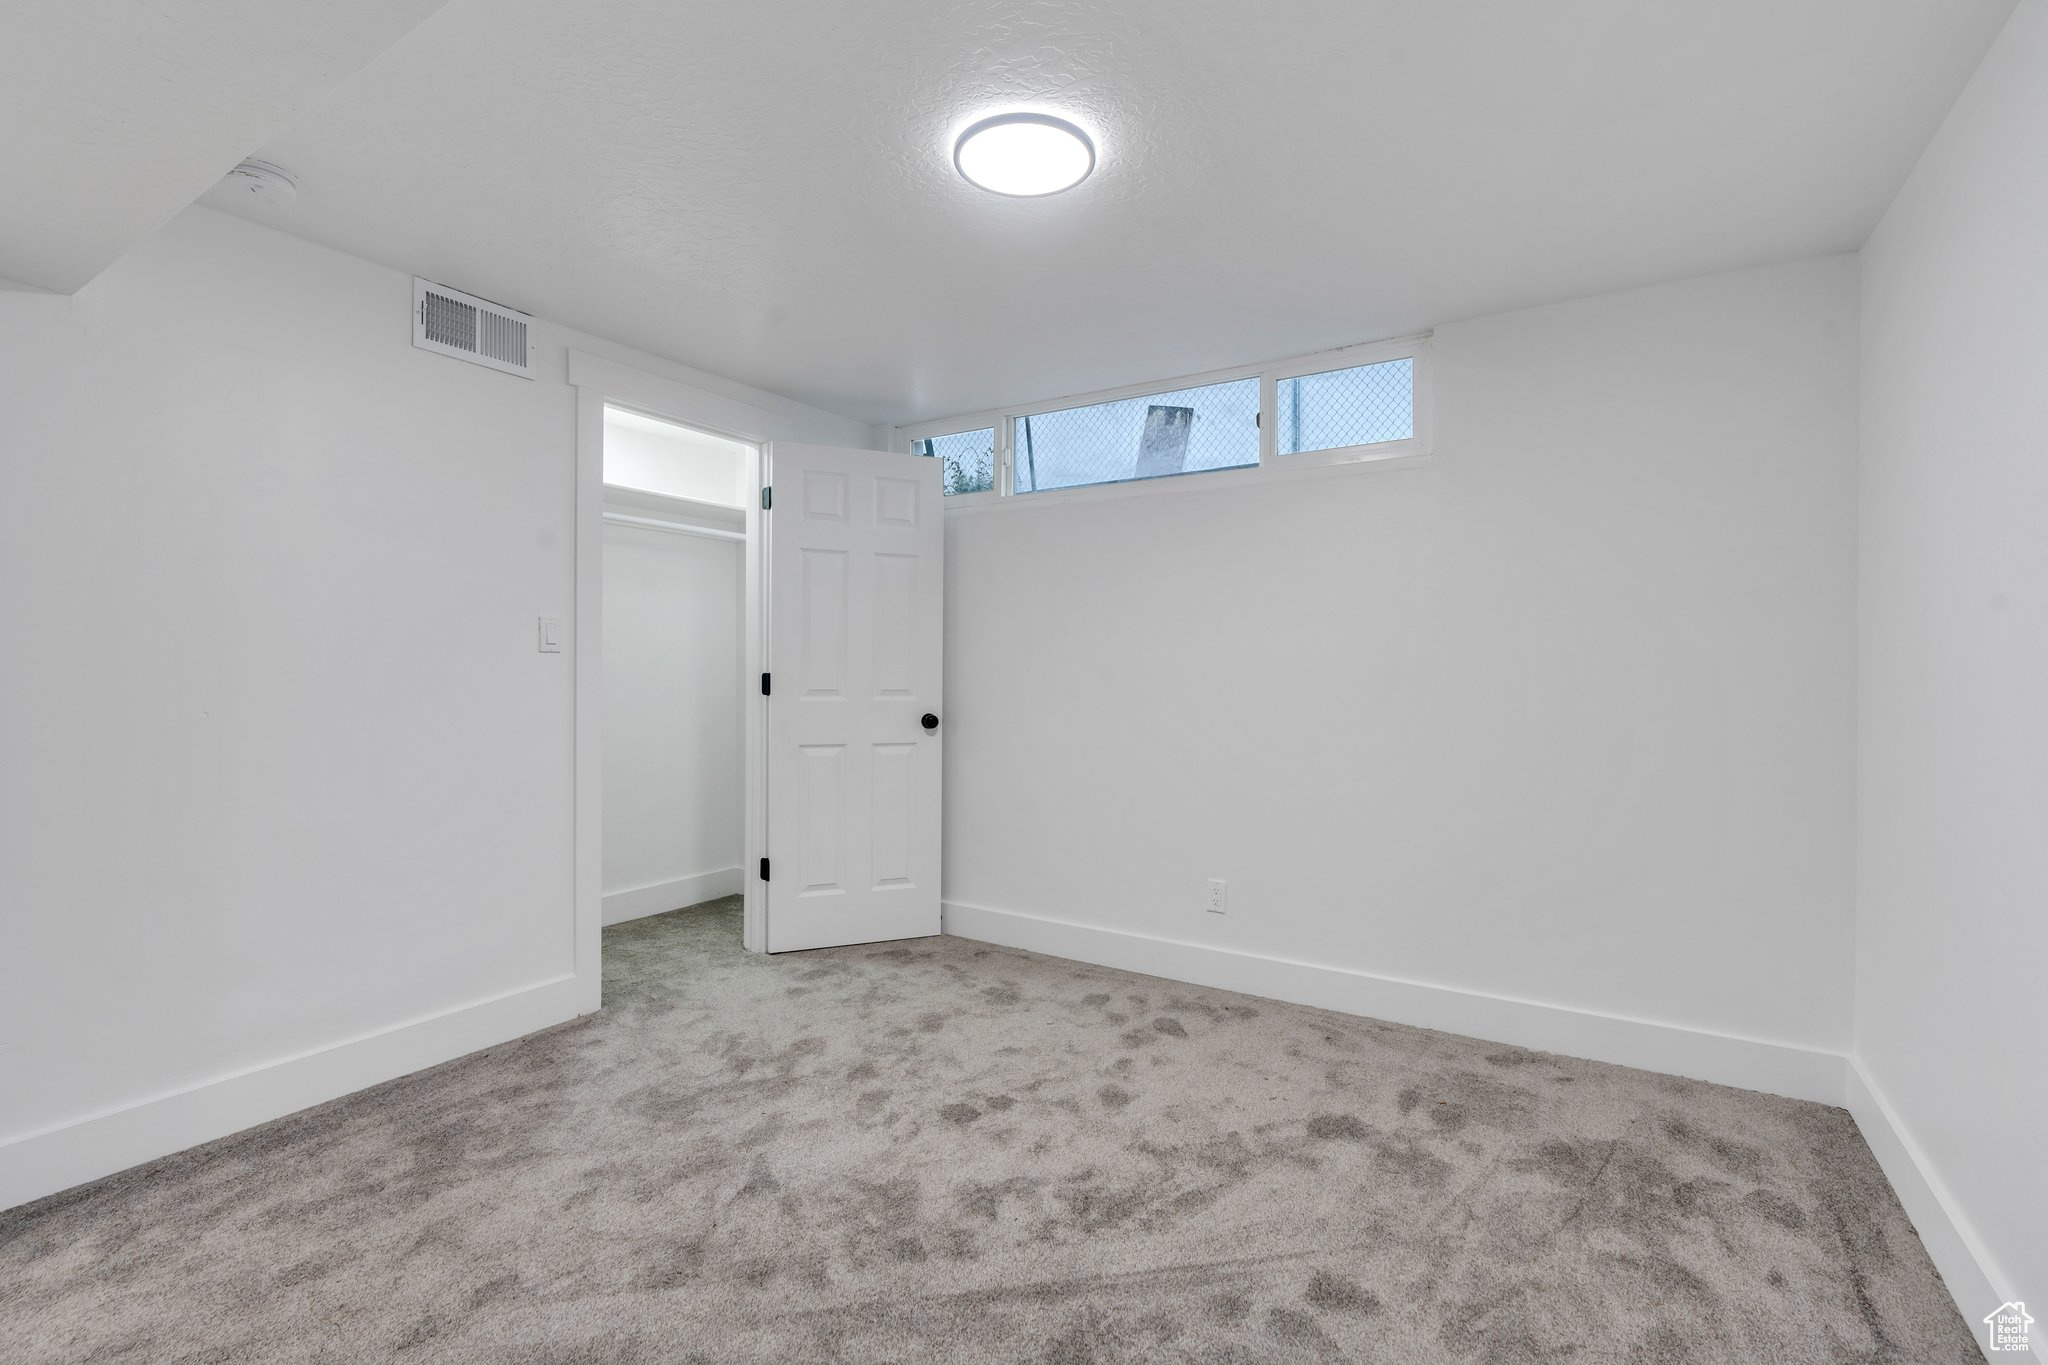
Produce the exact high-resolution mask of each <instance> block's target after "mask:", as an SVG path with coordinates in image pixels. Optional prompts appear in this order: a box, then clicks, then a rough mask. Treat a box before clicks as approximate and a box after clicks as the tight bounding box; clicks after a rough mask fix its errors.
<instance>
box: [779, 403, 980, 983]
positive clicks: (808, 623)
mask: <svg viewBox="0 0 2048 1365" xmlns="http://www.w3.org/2000/svg"><path fill="white" fill-rule="evenodd" d="M942 473H943V471H942V469H941V467H940V462H939V461H937V460H933V459H927V458H921V457H919V456H915V455H895V454H887V453H883V452H879V451H865V450H835V449H831V448H828V447H824V446H798V445H789V444H785V443H780V442H778V443H776V444H774V445H771V446H770V447H769V448H768V478H769V482H770V483H771V484H772V485H773V487H774V489H775V499H774V503H775V505H774V506H773V507H772V508H771V509H770V510H769V512H768V513H767V514H766V516H765V517H764V521H765V523H766V526H767V531H766V535H767V539H768V671H769V673H770V675H771V677H772V679H773V686H772V688H771V690H770V693H769V696H768V702H767V710H768V845H767V846H768V860H769V866H770V874H769V880H768V885H767V892H768V950H769V951H770V952H787V951H790V950H792V949H799V948H823V947H829V946H832V945H834V944H841V943H871V942H877V941H880V940H883V939H894V938H914V937H918V936H921V935H925V934H936V933H937V932H939V774H940V771H941V767H942V765H941V763H940V761H939V760H940V753H941V750H940V747H939V746H940V744H941V743H942V740H941V738H940V734H941V732H942V730H943V726H942V727H941V729H940V730H931V731H927V730H926V729H924V728H923V726H922V725H921V723H920V722H921V718H922V717H923V716H924V715H925V714H926V713H931V714H934V715H940V716H943V714H944V709H943V707H942V705H941V702H942V700H943V698H942V697H941V695H940V686H941V682H940V680H941V649H940V629H941V621H942V615H941V608H942V606H943V601H942V593H943V591H944V577H943V565H942V556H943V554H944V548H945V530H944V525H943V522H942V520H941V503H940V493H939V488H940V483H939V481H940V478H941V476H942Z"/></svg>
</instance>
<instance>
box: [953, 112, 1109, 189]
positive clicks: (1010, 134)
mask: <svg viewBox="0 0 2048 1365" xmlns="http://www.w3.org/2000/svg"><path fill="white" fill-rule="evenodd" d="M953 168H954V169H955V170H957V171H959V172H960V175H961V178H962V179H964V180H966V181H967V183H968V184H970V185H976V186H979V187H980V188H982V189H985V190H988V191H990V192H991V193H994V194H1007V195H1010V196H1012V197H1013V198H1018V199H1035V198H1037V197H1038V196H1040V195H1046V194H1058V193H1059V192H1060V191H1061V190H1070V189H1072V188H1073V187H1074V186H1076V185H1078V184H1080V183H1081V182H1082V181H1083V180H1086V179H1087V178H1088V176H1089V173H1090V172H1092V171H1093V170H1094V169H1095V144H1094V143H1093V142H1091V141H1090V140H1089V138H1088V134H1086V133H1084V132H1082V131H1081V130H1080V129H1079V128H1076V127H1075V126H1074V125H1073V124H1071V123H1069V122H1067V121H1066V120H1065V119H1063V118H1054V117H1053V116H1052V115H1051V114H997V115H996V116H995V117H994V118H985V119H983V120H982V121H981V122H979V123H977V124H975V125H974V126H973V127H971V128H969V129H968V130H967V131H966V132H964V133H962V134H960V140H959V141H957V142H955V143H954V144H953Z"/></svg>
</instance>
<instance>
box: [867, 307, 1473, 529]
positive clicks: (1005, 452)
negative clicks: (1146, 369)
mask: <svg viewBox="0 0 2048 1365" xmlns="http://www.w3.org/2000/svg"><path fill="white" fill-rule="evenodd" d="M1431 336H1432V334H1431V333H1429V332H1423V333H1419V334H1417V335H1415V336H1407V337H1395V338H1393V339H1391V340H1388V341H1370V342H1366V343H1364V344H1362V345H1358V346H1342V347H1338V348H1337V349H1335V350H1329V351H1317V352H1314V353H1313V354H1310V355H1304V356H1296V357H1294V358H1293V359H1291V360H1282V361H1274V362H1271V363H1268V364H1264V365H1240V366H1237V367H1235V368H1233V369H1228V370H1211V371H1209V372H1208V373H1206V374H1191V375H1182V376H1179V377H1177V378H1173V379H1161V380H1154V381H1151V382H1149V383H1144V384H1126V385H1124V386H1122V387H1121V388H1114V389H1100V390H1097V391H1096V392H1094V393H1081V394H1071V395H1069V396H1067V397H1064V398H1052V399H1047V400H1046V401H1044V402H1039V403H1020V404H1016V405H1014V406H1011V407H1005V408H995V409H990V410H986V411H983V412H970V413H963V414H961V415H959V416H957V417H947V418H942V419H940V420H938V421H934V422H916V423H911V424H909V425H905V426H900V427H897V428H896V429H895V444H894V449H897V450H900V451H905V452H908V451H911V450H912V449H913V444H912V443H913V442H916V441H925V440H930V439H932V438H934V437H938V436H957V435H959V434H960V433H961V432H965V431H979V430H981V429H982V428H984V427H989V428H993V429H994V431H995V485H996V486H995V488H994V489H993V490H992V491H990V492H986V493H958V494H955V495H954V496H952V497H949V498H946V499H944V502H945V506H946V509H947V510H948V511H963V512H964V511H973V510H977V509H988V508H996V507H1026V506H1029V507H1037V506H1040V505H1043V504H1052V503H1063V502H1082V501H1092V500H1096V499H1103V498H1124V497H1138V496H1145V495H1149V494H1154V493H1171V492H1188V491H1191V490H1194V489H1219V488H1229V487H1236V486H1238V485H1241V484H1262V483H1278V482H1282V481H1285V480H1288V479H1298V478H1304V477H1310V476H1314V475H1328V474H1331V473H1334V472H1338V471H1341V470H1344V469H1347V468H1384V467H1387V466H1389V465H1392V466H1397V467H1398V466H1400V465H1405V464H1414V463H1417V462H1419V461H1421V460H1425V459H1427V458H1429V456H1430V455H1431V453H1432V452H1433V450H1434V445H1433V441H1434V434H1435V415H1436V414H1435V404H1434V402H1433V394H1432V389H1433V384H1432V380H1433V378H1434V367H1433V366H1432V365H1431V363H1430V340H1431ZM1388 360H1413V361H1414V362H1415V367H1414V385H1415V388H1414V396H1413V402H1414V418H1415V424H1414V425H1415V431H1414V434H1413V435H1412V436H1409V437H1408V438H1407V439H1405V440H1400V441H1377V442H1374V443H1373V444H1371V445H1362V446H1339V447H1337V448H1335V449H1332V450H1310V451H1303V452H1301V453H1299V454H1294V455H1282V454H1280V453H1279V442H1278V439H1277V432H1276V427H1277V425H1278V424H1277V422H1274V421H1268V420H1267V419H1268V418H1269V417H1271V416H1272V415H1273V413H1274V411H1275V408H1276V406H1277V400H1278V396H1279V386H1280V381H1281V380H1283V379H1296V378H1299V377H1301V376H1302V375H1310V374H1323V373H1325V372H1327V371H1330V370H1349V369H1355V368H1357V367H1359V366H1361V365H1377V364H1380V363H1382V362H1384V361H1388ZM1243 379H1257V380H1258V381H1259V462H1258V463H1257V464H1255V465H1240V466H1236V467H1234V468H1226V469H1197V470H1190V471H1189V472H1187V473H1185V474H1169V475H1164V476H1160V477H1155V478H1149V479H1123V480H1119V481H1118V482H1115V483H1089V484H1079V485H1076V486H1075V487H1072V488H1049V489H1045V490H1043V491H1040V492H1035V493H1033V492H1025V493H1019V492H1018V491H1017V489H1016V477H1015V475H1016V468H1015V452H1014V451H1013V450H1012V449H1011V446H1012V444H1013V442H1014V439H1015V432H1016V429H1017V426H1016V423H1017V419H1018V418H1020V417H1036V416H1038V415H1039V414H1040V413H1046V412H1059V411H1062V410H1064V409H1067V408H1080V407H1087V406H1089V405H1090V404H1093V403H1112V402H1115V401H1116V400H1118V399H1121V398H1144V397H1146V396H1148V395H1151V394H1158V393H1173V392H1176V391H1178V390H1181V389H1198V388H1202V387H1204V386H1205V385H1209V384H1227V383H1230V382H1232V381H1235V380H1243Z"/></svg>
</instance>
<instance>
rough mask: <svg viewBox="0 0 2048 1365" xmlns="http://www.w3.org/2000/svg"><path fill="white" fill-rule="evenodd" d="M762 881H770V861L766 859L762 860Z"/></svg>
mask: <svg viewBox="0 0 2048 1365" xmlns="http://www.w3.org/2000/svg"><path fill="white" fill-rule="evenodd" d="M761 880H762V881H764V882H765V881H767V880H768V860H767V859H766V858H763V859H762V860H761Z"/></svg>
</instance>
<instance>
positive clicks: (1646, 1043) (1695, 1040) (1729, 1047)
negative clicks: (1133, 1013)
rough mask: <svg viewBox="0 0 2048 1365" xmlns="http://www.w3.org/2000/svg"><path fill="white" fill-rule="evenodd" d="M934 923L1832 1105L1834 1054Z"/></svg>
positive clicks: (1062, 935) (1088, 939)
mask: <svg viewBox="0 0 2048 1365" xmlns="http://www.w3.org/2000/svg"><path fill="white" fill-rule="evenodd" d="M943 914H944V922H943V927H944V931H945V932H946V933H949V934H954V935H957V936H959V937H961V938H971V939H979V940H981V941H983V942H987V943H1000V944H1003V945H1005V946H1007V947H1011V948H1024V949H1028V950H1029V951H1031V952H1034V953H1049V954H1051V955H1053V956H1055V957H1068V958H1074V959H1076V960H1078V961H1081V962H1093V963H1097V964H1099V965H1101V966H1104V967H1120V968H1122V969H1124V970H1125V971H1133V972H1144V973H1146V974H1147V975H1150V976H1163V977H1167V978H1169V979H1171V980H1175V981H1187V982H1191V983H1193V984H1195V985H1198V986H1215V987H1219V988H1221V989H1223V990H1230V991H1242V992H1244V993H1245V994H1247V995H1262V996H1265V997H1267V998H1269V999H1273V1000H1288V1001H1292V1002H1294V1003H1296V1004H1301V1005H1314V1006H1317V1007H1318V1008H1321V1009H1329V1010H1340V1011H1342V1012H1343V1013H1346V1014H1362V1015H1366V1016H1369V1017H1371V1018H1374V1019H1387V1020H1391V1021H1393V1022H1394V1023H1398V1024H1413V1025H1415V1026H1417V1027H1419V1028H1432V1029H1441V1030H1443V1031H1444V1032H1447V1033H1462V1034H1465V1035H1467V1036H1468V1037H1473V1038H1485V1039H1488V1040H1490V1041H1494V1042H1501V1043H1511V1044H1514V1045H1516V1046H1518V1047H1526V1048H1534V1049H1536V1050H1537V1051H1541V1052H1556V1053H1561V1054H1563V1055H1565V1056H1569V1057H1586V1058H1590V1059H1592V1060H1593V1061H1598V1062H1613V1063H1616V1064H1618V1065H1620V1066H1633V1067H1641V1068H1642V1069H1644V1070H1646V1071H1662V1072H1667V1073H1669V1074H1671V1075H1677V1076H1689V1077H1691V1078H1693V1079H1694V1080H1701V1081H1713V1082H1715V1083H1717V1084H1720V1085H1734V1086H1740V1087H1742V1088H1743V1089H1745V1090H1762V1091H1765V1092H1767V1093H1769V1094H1773V1095H1789V1096H1791V1097H1792V1098H1794V1099H1801V1100H1818V1101H1820V1102H1821V1103H1822V1104H1837V1105H1838V1104H1841V1103H1842V1101H1843V1098H1844V1095H1845V1091H1844V1088H1843V1087H1844V1084H1845V1080H1844V1078H1845V1075H1846V1062H1847V1059H1846V1058H1844V1057H1843V1056H1842V1055H1841V1054H1839V1053H1834V1052H1823V1051H1820V1050H1818V1049H1815V1048H1808V1047H1799V1046H1796V1045H1793V1044H1790V1043H1774V1042H1769V1041H1767V1040H1764V1039H1761V1038H1744V1037H1739V1036H1737V1035H1734V1034H1727V1033H1710V1032H1707V1031H1705V1030H1702V1029H1691V1028H1682V1027H1679V1026H1677V1025H1674V1024H1660V1023H1656V1022H1653V1021H1651V1020H1648V1019H1631V1018H1627V1017H1625V1016H1621V1015H1613V1014H1599V1013H1595V1012H1593V1011H1590V1010H1577V1009H1571V1008H1568V1007H1566V1006H1562V1005H1546V1004H1542V1003H1540V1002H1537V1001H1533V1000H1517V999H1514V998H1512V997H1509V996H1501V995H1490V994H1487V993H1485V992H1481V991H1468V990H1461V989H1458V988H1456V987H1452V986H1432V985H1428V984H1425V983H1423V982H1419V981H1402V980H1398V979H1396V978H1393V977H1385V976H1373V975H1371V974H1369V973H1366V972H1358V971H1352V970H1349V969H1347V968H1343V967H1327V966H1322V965H1319V964H1317V963H1313V962H1299V961H1295V960H1292V959H1289V958H1281V957H1268V956H1265V955H1262V954H1258V953H1247V952H1241V951H1238V950H1235V949H1230V948H1217V947H1211V946H1209V945H1206V944H1200V943H1185V942H1181V941H1179V940H1176V939H1166V938H1155V937H1153V936H1151V935H1149V934H1134V933H1128V932H1125V931H1123V930H1119V929H1103V928H1099V927H1097V926H1094V925H1088V924H1076V923H1073V922H1072V921H1068V920H1057V919H1048V918H1046V917H1044V916H1040V915H1026V914H1021V913H1018V912H1017V911H1013V910H992V909H989V908H988V907H986V906H979V905H965V904H961V903H959V902H956V901H947V902H946V903H945V905H944V911H943Z"/></svg>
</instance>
